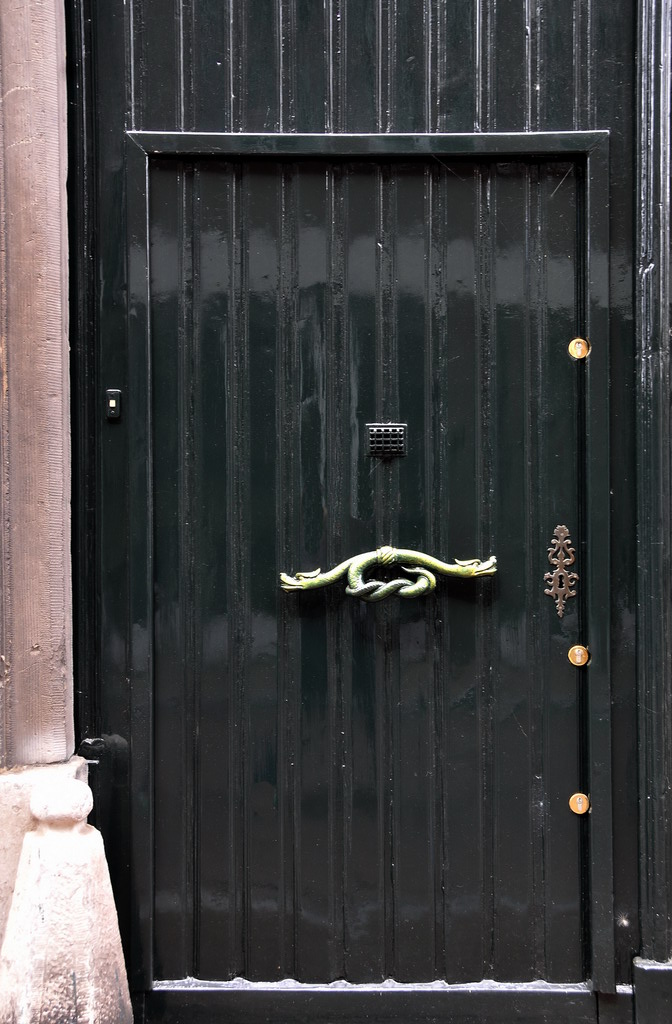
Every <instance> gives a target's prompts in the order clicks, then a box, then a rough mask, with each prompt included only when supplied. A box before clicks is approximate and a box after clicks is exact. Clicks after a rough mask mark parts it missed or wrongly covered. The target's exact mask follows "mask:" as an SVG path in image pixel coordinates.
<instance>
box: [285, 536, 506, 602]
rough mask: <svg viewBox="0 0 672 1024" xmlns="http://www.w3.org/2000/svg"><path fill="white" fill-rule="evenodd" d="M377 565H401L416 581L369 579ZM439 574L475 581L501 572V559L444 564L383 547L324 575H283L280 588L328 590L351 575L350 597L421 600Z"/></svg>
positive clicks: (406, 550)
mask: <svg viewBox="0 0 672 1024" xmlns="http://www.w3.org/2000/svg"><path fill="white" fill-rule="evenodd" d="M374 565H401V566H402V570H403V572H405V573H407V574H408V576H411V577H413V576H414V577H415V579H405V578H404V577H401V578H399V579H396V580H387V581H384V580H365V579H364V573H365V572H366V570H367V569H370V568H371V567H372V566H374ZM435 572H438V573H441V574H442V575H444V576H458V577H460V578H462V579H471V578H472V577H475V576H494V574H495V573H496V572H497V559H496V558H495V556H494V555H491V556H490V558H488V559H486V560H485V561H484V562H482V561H481V560H480V559H479V558H472V559H469V560H468V561H459V560H458V559H455V562H454V563H449V562H442V561H440V559H438V558H434V557H433V556H432V555H425V554H424V553H423V552H422V551H412V550H411V549H409V548H392V547H382V548H377V550H376V551H366V552H364V554H362V555H354V556H353V557H352V558H348V559H347V560H346V561H345V562H341V564H340V565H337V566H336V567H335V568H334V569H330V570H329V571H328V572H322V570H321V569H315V570H313V571H312V572H297V574H296V576H289V575H288V574H287V573H284V572H282V573H280V586H281V587H282V589H283V590H288V591H294V590H314V589H315V588H317V587H327V586H329V584H330V583H335V582H336V581H337V580H339V579H341V577H342V576H345V574H346V573H347V575H348V585H347V587H346V588H345V592H346V594H349V595H350V597H361V598H362V599H363V600H364V601H382V599H383V598H384V597H389V595H390V594H398V595H399V597H420V596H421V595H422V594H426V593H429V592H430V591H432V590H434V589H435V588H436V576H435V575H434V573H435Z"/></svg>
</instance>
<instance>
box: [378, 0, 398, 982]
mask: <svg viewBox="0 0 672 1024" xmlns="http://www.w3.org/2000/svg"><path fill="white" fill-rule="evenodd" d="M382 7H383V5H382V4H381V8H382ZM383 13H384V14H385V18H384V19H383V18H381V25H380V31H381V35H382V33H383V31H384V30H385V29H384V27H383V25H385V27H386V28H388V29H389V22H388V17H389V15H390V11H389V9H388V10H381V14H383ZM388 56H389V52H388ZM386 68H389V65H388V64H387V62H384V63H383V66H382V67H381V69H380V70H381V90H382V93H383V94H385V95H388V92H387V90H388V87H390V85H391V80H392V79H391V75H392V71H390V72H389V75H385V78H384V79H383V77H382V76H383V75H384V74H385V69H386ZM380 95H381V93H379V97H380ZM380 116H381V118H382V120H383V121H385V116H384V115H382V114H381V115H380ZM396 191H397V183H396V173H395V170H394V169H393V168H392V167H391V166H390V165H389V164H386V163H383V164H380V165H378V166H377V167H376V193H375V210H376V239H377V240H376V288H375V303H376V306H375V318H376V319H375V325H376V330H375V403H376V420H377V421H378V422H386V421H393V420H396V419H397V417H398V409H399V378H398V358H399V356H398V335H397V326H398V323H397V293H396V260H395V257H396V252H395V244H394V243H395V239H396V234H397V218H396V213H397V210H396ZM371 472H372V474H373V479H374V508H375V534H374V542H375V545H376V546H378V545H380V544H385V543H387V544H393V543H398V537H399V533H398V531H399V499H398V495H399V464H398V461H397V460H396V459H392V460H385V461H383V460H373V464H372V466H371ZM372 546H373V545H372ZM374 614H375V623H376V664H375V685H376V703H377V705H378V709H379V710H378V716H377V721H376V731H377V754H378V763H377V781H378V801H377V804H378V806H377V809H378V818H377V828H378V842H379V847H380V850H381V854H382V856H381V858H380V861H379V865H378V871H379V877H378V885H379V894H380V900H381V905H382V910H383V928H384V930H383V953H384V960H383V964H384V976H385V977H391V976H394V970H395V962H396V923H397V905H396V891H395V878H394V874H395V869H394V865H395V863H396V853H397V850H396V844H397V840H398V827H397V822H396V820H395V814H396V810H397V806H398V800H399V794H398V786H399V781H400V778H399V764H398V749H399V730H400V719H399V700H400V696H399V686H400V679H399V618H398V616H397V615H396V614H395V611H394V609H393V607H392V605H391V604H390V603H389V602H383V603H382V604H380V605H376V606H374Z"/></svg>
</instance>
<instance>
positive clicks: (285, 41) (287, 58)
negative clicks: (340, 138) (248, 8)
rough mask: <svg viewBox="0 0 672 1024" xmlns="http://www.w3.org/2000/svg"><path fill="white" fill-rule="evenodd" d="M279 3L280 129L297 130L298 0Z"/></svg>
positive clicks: (283, 0)
mask: <svg viewBox="0 0 672 1024" xmlns="http://www.w3.org/2000/svg"><path fill="white" fill-rule="evenodd" d="M277 3H278V19H279V24H278V70H279V78H280V82H279V89H280V131H281V132H295V131H296V52H297V45H298V39H297V25H296V0H277Z"/></svg>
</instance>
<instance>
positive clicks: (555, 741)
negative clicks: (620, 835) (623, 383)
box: [538, 163, 588, 982]
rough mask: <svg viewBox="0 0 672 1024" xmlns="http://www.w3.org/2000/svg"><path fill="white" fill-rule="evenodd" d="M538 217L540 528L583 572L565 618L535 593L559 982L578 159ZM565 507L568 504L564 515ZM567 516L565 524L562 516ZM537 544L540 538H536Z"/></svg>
mask: <svg viewBox="0 0 672 1024" xmlns="http://www.w3.org/2000/svg"><path fill="white" fill-rule="evenodd" d="M538 217H539V229H540V232H541V238H542V239H543V253H542V254H541V260H542V270H541V274H542V280H541V286H542V293H541V295H540V309H541V310H542V319H541V323H540V337H541V343H542V347H541V358H542V365H541V367H540V370H541V384H542V391H541V394H542V410H547V412H546V414H545V415H544V417H543V420H542V423H543V427H542V430H541V431H540V435H541V439H542V442H543V451H542V453H541V459H542V466H541V467H540V473H542V474H543V476H542V480H543V483H544V491H543V494H544V498H543V499H542V508H543V510H544V517H543V518H544V519H545V523H546V525H545V527H544V526H542V529H544V528H545V529H546V531H547V532H548V530H549V529H550V530H551V531H552V530H553V529H554V528H555V526H556V525H557V524H558V523H560V522H562V523H566V525H567V526H569V527H570V530H571V535H572V540H573V541H574V546H575V548H576V552H577V565H576V568H577V570H578V572H579V574H580V578H579V582H578V584H577V588H576V589H577V598H576V599H572V600H570V601H569V602H568V603H567V606H566V610H565V614H564V617H563V618H562V620H561V619H559V617H558V615H557V612H556V609H555V607H554V605H553V604H552V602H551V599H550V597H548V596H547V595H543V596H542V598H541V600H542V602H543V606H542V616H541V622H542V630H543V632H542V641H543V646H542V650H541V656H542V658H543V661H544V663H545V666H546V669H545V672H544V679H543V681H544V703H545V707H544V714H545V723H544V756H543V762H544V763H543V775H544V801H545V809H546V810H547V813H546V814H545V816H544V851H545V917H546V935H545V954H546V971H547V976H548V977H549V978H550V979H551V980H553V981H557V982H564V981H569V980H570V979H575V978H577V977H579V976H580V975H581V972H582V970H583V969H584V958H583V956H582V953H583V952H584V951H583V950H582V945H583V933H582V929H583V926H584V925H583V922H582V918H581V912H580V894H581V887H582V882H583V879H582V863H581V861H582V854H583V855H585V850H582V845H583V844H584V843H585V830H586V822H585V819H584V821H581V820H580V819H577V818H576V817H575V816H574V815H571V812H570V813H569V814H568V806H567V802H568V800H569V797H570V796H571V793H568V792H567V788H568V785H569V786H570V788H571V789H572V792H575V791H576V790H580V789H582V787H583V785H584V784H585V785H586V786H587V785H588V783H587V782H586V783H584V782H583V779H584V778H585V764H584V763H583V759H584V758H585V749H584V742H585V736H584V735H583V732H582V723H583V721H584V720H585V702H584V697H585V686H586V675H585V671H583V672H580V671H578V670H574V669H572V667H571V665H570V664H569V662H568V661H567V651H568V649H569V647H570V646H571V645H572V644H573V643H577V642H579V640H580V638H581V633H580V629H581V625H582V621H581V604H582V602H583V601H585V599H586V593H587V586H588V578H587V565H586V562H585V558H583V557H582V553H583V552H584V551H585V538H584V537H583V536H582V530H583V510H582V508H581V502H582V500H583V494H584V490H583V488H584V486H585V481H584V480H583V479H582V477H583V474H584V469H583V465H582V455H581V452H582V444H583V437H582V433H583V430H582V427H581V422H582V413H581V403H582V401H584V400H585V399H584V396H583V395H582V393H581V390H580V388H579V386H578V377H579V375H580V374H581V373H582V372H583V370H584V369H585V367H583V366H577V365H576V364H574V363H573V362H572V360H571V359H570V357H569V355H568V353H567V345H568V336H569V335H572V336H573V335H574V332H575V330H576V327H577V322H578V321H579V317H580V302H579V295H580V293H581V291H582V288H583V282H582V281H581V279H580V274H581V272H582V270H583V261H582V259H581V258H580V255H579V246H580V242H579V238H578V210H577V176H576V170H575V167H574V165H572V164H565V163H558V164H545V165H543V166H542V169H541V177H540V182H539V199H538ZM570 340H571V338H570ZM568 407H574V408H577V409H578V410H579V414H578V415H577V416H574V417H571V419H569V418H568V417H567V415H566V409H567V408H568ZM563 421H564V422H563ZM543 464H545V467H544V465H543ZM574 509H576V511H574ZM561 510H567V513H566V515H565V517H564V518H563V514H562V513H561ZM569 516H571V518H572V522H571V523H569V522H566V520H567V518H568V517H569ZM542 523H543V519H542ZM542 536H543V534H542ZM538 543H539V544H540V545H543V543H544V542H543V541H542V539H541V537H540V538H539V542H538ZM548 544H550V536H549V537H548V541H547V546H548ZM545 562H546V565H545V566H544V565H543V561H542V565H541V566H540V567H539V574H540V575H541V574H543V573H544V572H547V571H549V570H550V569H551V568H552V567H551V565H550V564H549V562H548V560H547V559H545ZM542 589H545V588H542ZM570 779H572V780H574V779H576V786H575V787H574V783H573V782H572V783H571V784H570V783H569V780H570Z"/></svg>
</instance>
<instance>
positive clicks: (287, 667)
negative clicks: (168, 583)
mask: <svg viewBox="0 0 672 1024" xmlns="http://www.w3.org/2000/svg"><path fill="white" fill-rule="evenodd" d="M276 175H277V192H278V206H279V208H278V227H277V230H278V232H279V237H278V249H277V261H278V262H277V296H276V341H275V389H276V390H275V402H276V404H275V446H276V447H275V475H276V488H275V516H274V518H275V550H276V553H277V554H276V559H277V560H276V562H275V574H274V576H273V577H272V583H271V577H270V574H269V576H268V583H267V588H268V589H267V590H266V593H265V600H266V601H268V599H269V596H270V594H272V593H273V591H275V598H276V600H275V604H276V607H277V633H278V659H277V723H276V728H277V810H278V825H279V849H278V856H279V862H278V871H279V900H280V907H279V929H280V935H279V940H280V948H279V951H278V967H277V971H278V974H279V976H280V977H295V976H296V973H297V972H296V935H297V918H298V906H297V901H298V898H299V893H300V891H301V878H300V871H301V861H300V859H299V858H298V851H299V849H300V847H301V825H302V822H301V819H300V816H299V809H298V806H297V805H298V801H299V794H300V791H301V767H302V766H301V763H300V761H299V749H298V745H299V730H300V715H301V705H302V695H303V680H302V674H301V672H300V670H299V671H297V667H298V666H299V665H300V664H301V646H300V631H299V623H298V622H297V620H296V616H295V615H293V614H292V610H291V606H290V605H289V604H288V602H287V601H285V600H283V597H284V595H283V594H282V593H280V592H279V590H278V584H277V574H278V570H279V566H280V564H283V565H284V564H287V562H288V559H290V558H291V556H292V553H293V552H294V551H296V550H297V549H298V543H297V542H298V510H299V505H300V501H301V488H300V476H299V457H298V453H297V450H296V449H297V439H298V438H300V419H299V411H298V410H299V401H298V394H297V385H298V382H299V366H300V362H299V358H300V357H299V337H298V330H299V325H298V309H297V290H298V289H297V286H298V279H297V213H298V210H297V182H296V168H295V166H294V165H292V164H289V163H285V164H281V165H278V166H277V169H276ZM268 227H269V225H268V223H267V224H266V225H264V229H263V230H264V231H266V232H268ZM272 255H273V254H272V252H271V251H268V252H267V253H266V258H267V259H268V258H269V257H270V258H272ZM257 493H258V494H259V500H262V492H261V491H258V492H257ZM272 564H273V563H271V565H272ZM271 587H273V590H271V589H270V588H271ZM260 838H261V837H258V841H260Z"/></svg>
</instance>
